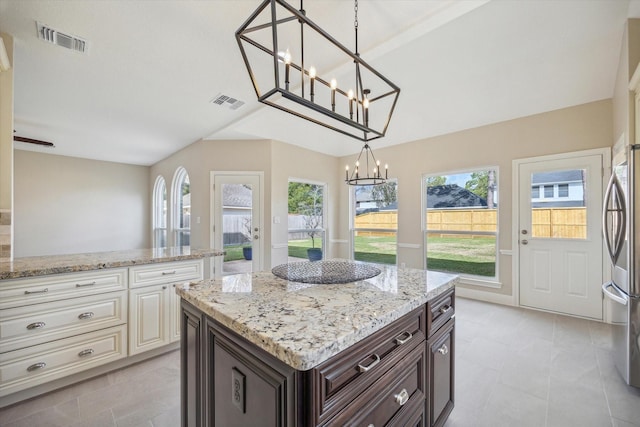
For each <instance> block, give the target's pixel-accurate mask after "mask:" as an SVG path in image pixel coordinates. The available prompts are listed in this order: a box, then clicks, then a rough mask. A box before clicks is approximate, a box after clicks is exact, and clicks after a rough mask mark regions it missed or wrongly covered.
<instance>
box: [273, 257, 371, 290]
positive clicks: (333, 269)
mask: <svg viewBox="0 0 640 427" xmlns="http://www.w3.org/2000/svg"><path fill="white" fill-rule="evenodd" d="M271 272H272V273H273V274H274V275H276V276H278V277H280V278H281V279H285V280H289V281H292V282H300V283H314V284H337V283H350V282H355V281H358V280H364V279H370V278H371V277H375V276H377V275H378V274H380V273H381V270H380V269H379V268H376V267H374V266H372V265H368V264H360V263H356V262H352V261H337V260H325V261H304V262H292V263H289V264H280V265H278V266H276V267H274V268H273V269H272V270H271Z"/></svg>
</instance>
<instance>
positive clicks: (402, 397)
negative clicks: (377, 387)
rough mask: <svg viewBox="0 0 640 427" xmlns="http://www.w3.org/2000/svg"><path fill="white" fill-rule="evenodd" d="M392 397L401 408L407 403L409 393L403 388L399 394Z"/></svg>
mask: <svg viewBox="0 0 640 427" xmlns="http://www.w3.org/2000/svg"><path fill="white" fill-rule="evenodd" d="M393 397H394V399H395V400H396V403H397V404H398V405H400V406H402V405H404V404H405V403H407V401H408V400H409V393H407V389H406V388H403V389H402V391H401V392H400V393H398V394H396V395H395V396H393Z"/></svg>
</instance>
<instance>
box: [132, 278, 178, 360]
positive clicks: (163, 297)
mask: <svg viewBox="0 0 640 427" xmlns="http://www.w3.org/2000/svg"><path fill="white" fill-rule="evenodd" d="M169 287H170V286H169V285H159V286H148V287H146V288H137V289H130V290H129V314H130V316H129V322H130V323H129V355H134V354H138V353H142V352H145V351H147V350H151V349H154V348H158V347H162V346H163V345H166V344H169V329H170V321H171V319H170V314H169V311H170V308H171V305H170V301H169V300H170V294H169V292H170V289H169Z"/></svg>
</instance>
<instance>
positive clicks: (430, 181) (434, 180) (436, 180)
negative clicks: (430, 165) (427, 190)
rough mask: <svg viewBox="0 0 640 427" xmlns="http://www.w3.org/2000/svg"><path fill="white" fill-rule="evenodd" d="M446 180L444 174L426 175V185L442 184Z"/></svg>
mask: <svg viewBox="0 0 640 427" xmlns="http://www.w3.org/2000/svg"><path fill="white" fill-rule="evenodd" d="M446 182H447V177H446V176H428V177H427V180H426V183H427V187H435V186H436V185H444V184H446Z"/></svg>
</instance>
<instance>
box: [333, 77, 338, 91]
mask: <svg viewBox="0 0 640 427" xmlns="http://www.w3.org/2000/svg"><path fill="white" fill-rule="evenodd" d="M337 87H338V82H337V81H336V79H331V89H333V90H336V88H337Z"/></svg>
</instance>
